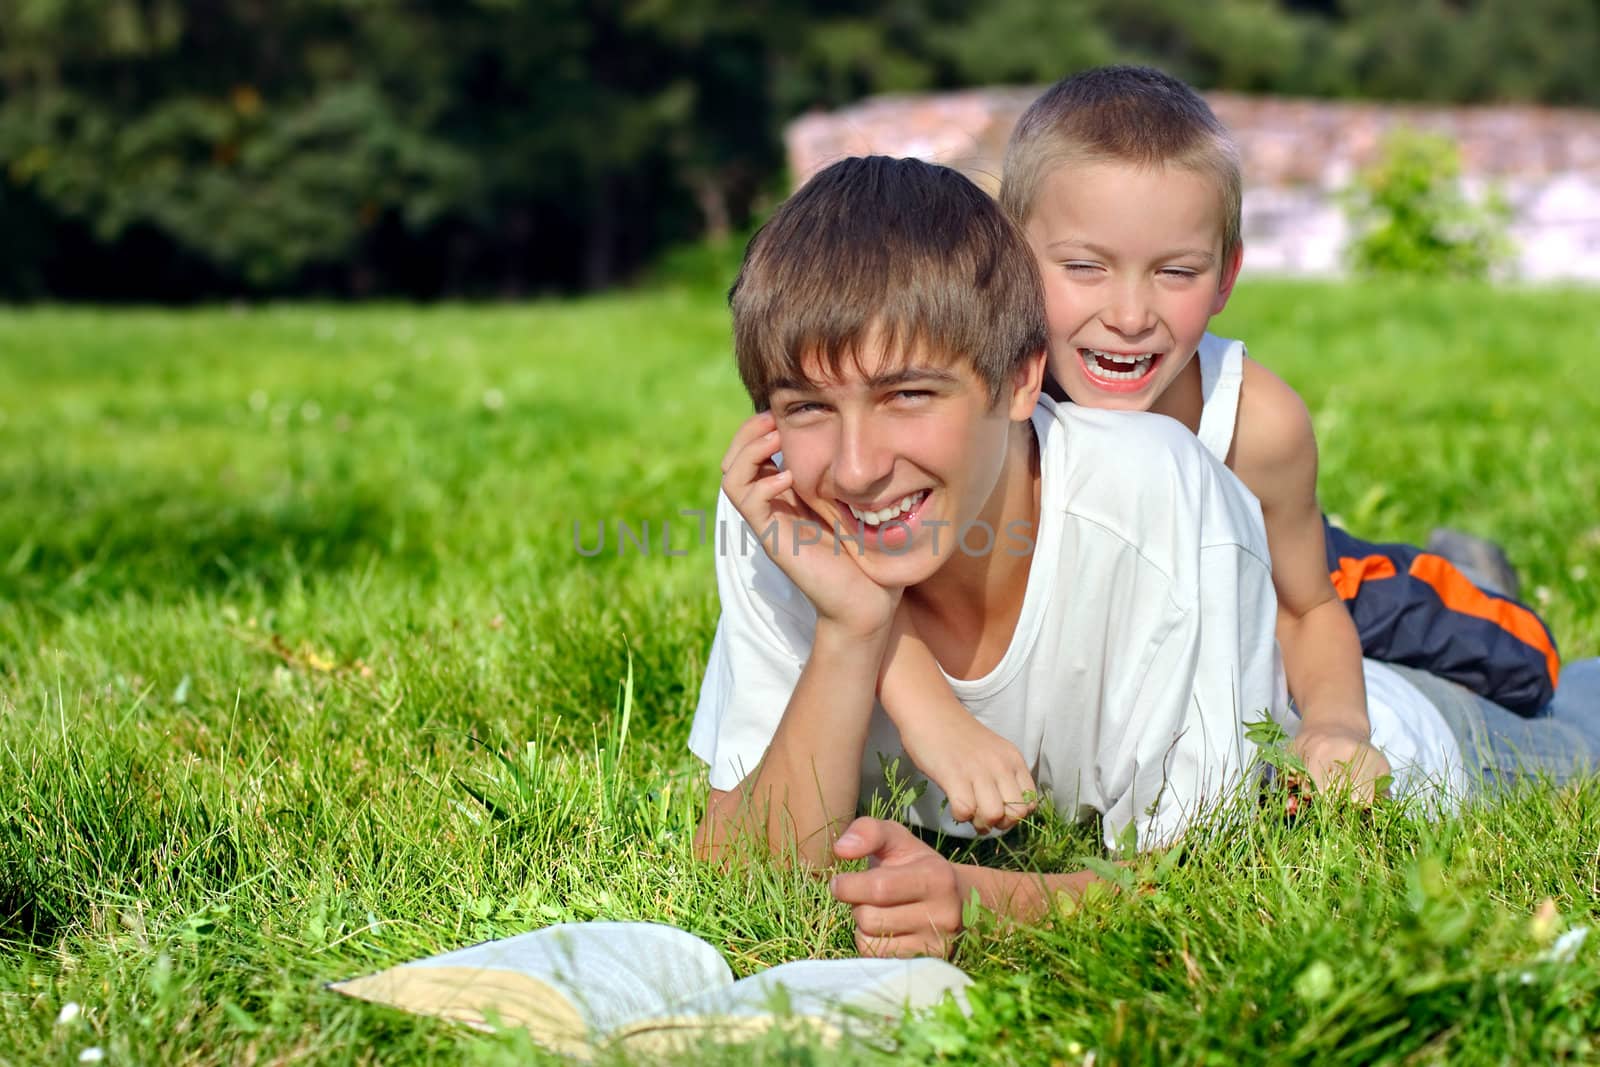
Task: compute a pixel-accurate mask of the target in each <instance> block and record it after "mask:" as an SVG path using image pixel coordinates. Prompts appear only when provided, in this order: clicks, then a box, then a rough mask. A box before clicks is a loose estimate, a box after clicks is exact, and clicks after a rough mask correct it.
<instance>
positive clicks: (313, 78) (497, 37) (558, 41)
mask: <svg viewBox="0 0 1600 1067" xmlns="http://www.w3.org/2000/svg"><path fill="white" fill-rule="evenodd" d="M1596 54H1600V10H1597V9H1596V8H1595V6H1594V5H1593V3H1591V2H1589V0H1522V2H1517V3H1513V2H1512V0H1473V2H1470V3H1447V2H1445V0H1424V2H1421V3H1417V4H1390V3H1384V2H1378V0H1351V2H1349V3H1346V4H1340V5H1334V4H1326V3H1324V4H1307V3H1303V2H1301V3H1293V2H1289V0H1226V2H1223V3H1216V4H1203V5H1197V4H1193V3H1185V2H1182V0H1115V2H1114V0H982V2H979V3H970V4H969V3H956V2H954V0H936V2H933V3H926V4H908V3H904V2H901V0H874V2H871V3H867V4H852V5H843V4H839V3H837V2H836V0H758V2H755V3H751V4H725V3H714V2H711V0H607V2H604V3H587V2H579V0H470V2H465V3H453V4H445V3H439V2H437V0H425V2H415V3H400V2H397V0H377V2H362V0H286V2H282V3H270V4H268V3H260V2H257V0H203V2H193V3H182V2H179V0H103V2H100V0H94V2H91V0H26V2H13V3H6V4H0V228H3V230H4V232H5V233H6V235H7V240H6V242H5V245H4V247H3V248H0V296H11V297H15V296H45V295H52V294H53V295H59V296H68V297H95V298H120V299H126V298H145V299H148V298H162V299H195V298H202V297H207V296H217V295H223V294H228V293H242V292H252V293H278V292H321V293H331V294H343V295H363V294H369V293H374V292H387V293H405V294H411V295H417V296H432V295H438V294H443V293H477V294H517V293H524V292H528V291H530V290H532V291H540V290H545V289H550V288H566V289H570V288H581V287H589V288H593V287H599V286H604V285H607V284H610V283H612V282H615V281H617V280H619V279H622V278H626V277H628V276H630V275H631V274H632V273H633V272H634V271H635V270H636V269H637V268H638V267H639V266H640V265H642V264H644V263H646V262H647V261H649V260H650V259H651V258H653V257H654V256H655V254H656V253H658V252H659V251H660V250H661V249H663V248H664V247H667V246H670V245H672V244H675V243H680V242H684V241H693V240H697V239H699V238H701V237H703V236H709V237H711V238H712V239H713V240H721V239H724V238H726V236H727V235H728V234H730V233H732V232H735V231H738V230H740V229H741V228H743V227H745V226H746V225H748V223H749V222H750V220H751V218H752V216H753V215H759V214H760V212H761V209H762V206H763V203H764V201H765V200H766V199H769V198H770V195H771V191H772V190H774V189H776V188H781V187H782V181H781V170H782V150H781V146H780V132H781V130H782V127H783V124H784V123H785V122H787V121H788V120H789V119H790V118H792V117H793V116H795V115H796V114H799V113H800V112H802V111H804V110H805V109H807V108H812V107H819V106H820V107H829V106H837V105H840V104H845V103H848V102H850V101H852V100H854V99H857V98H859V97H860V96H862V95H865V94H868V93H874V92H884V91H899V90H922V89H940V88H951V87H956V86H964V85H973V84H987V83H994V82H1010V83H1024V84H1028V83H1032V84H1039V83H1044V82H1049V81H1052V80H1054V79H1055V78H1057V77H1060V76H1062V75H1064V74H1066V73H1069V72H1071V71H1072V70H1075V69H1080V68H1082V67H1085V66H1090V65H1094V64H1098V63H1105V62H1113V61H1133V62H1149V63H1156V64H1159V65H1161V66H1164V67H1166V68H1167V69H1169V70H1171V71H1172V72H1174V73H1176V74H1178V75H1180V76H1182V77H1185V78H1188V79H1191V80H1192V81H1194V82H1195V83H1196V84H1197V85H1199V86H1201V87H1203V88H1225V89H1237V90H1248V91H1264V92H1279V93H1297V94H1313V95H1331V96H1367V97H1399V98H1405V99H1423V100H1441V101H1443V100H1463V101H1488V100H1496V101H1498V100H1519V101H1544V102H1550V103H1558V104H1588V105H1595V104H1597V103H1600V80H1597V79H1595V78H1594V77H1593V76H1592V73H1593V71H1592V68H1593V65H1594V56H1595V55H1596Z"/></svg>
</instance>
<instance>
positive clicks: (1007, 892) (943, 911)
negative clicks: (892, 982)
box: [829, 818, 1097, 956]
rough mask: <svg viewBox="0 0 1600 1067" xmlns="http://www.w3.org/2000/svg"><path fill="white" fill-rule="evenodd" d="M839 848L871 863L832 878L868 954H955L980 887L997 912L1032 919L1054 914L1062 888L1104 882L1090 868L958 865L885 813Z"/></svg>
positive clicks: (1076, 892)
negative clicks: (1043, 870)
mask: <svg viewBox="0 0 1600 1067" xmlns="http://www.w3.org/2000/svg"><path fill="white" fill-rule="evenodd" d="M834 851H835V852H836V853H837V855H838V856H839V858H840V859H866V860H867V861H868V864H869V867H868V869H867V870H864V871H854V872H849V873H845V874H837V875H834V877H833V881H832V882H831V883H830V884H829V889H830V890H831V891H832V893H833V895H834V897H835V899H837V900H839V901H841V902H843V903H845V904H849V905H850V908H851V914H852V917H853V919H854V920H855V927H856V933H855V941H856V951H858V952H860V953H861V954H862V955H863V956H946V955H949V953H950V950H951V948H952V947H954V944H955V938H956V935H957V934H959V933H960V932H961V927H962V911H963V907H964V905H965V904H966V902H967V901H968V900H970V899H971V898H972V896H973V894H974V893H976V894H977V897H978V903H980V904H981V905H983V907H984V908H986V909H988V910H989V911H991V912H993V913H995V914H996V915H1001V916H1004V917H1006V918H1010V919H1016V920H1020V921H1023V922H1032V921H1036V920H1038V919H1040V918H1043V917H1044V916H1045V915H1046V914H1047V913H1048V912H1049V910H1050V906H1051V903H1052V901H1054V900H1055V898H1056V896H1057V895H1058V894H1061V893H1066V894H1067V895H1069V896H1073V897H1077V896H1081V895H1082V894H1083V892H1084V890H1085V889H1086V888H1087V887H1088V885H1089V884H1090V883H1091V882H1094V881H1097V877H1096V876H1095V875H1094V874H1093V873H1092V872H1090V871H1073V872H1071V873H1067V874H1033V873H1029V872H1025V871H1002V870H995V869H994V868H990V867H978V866H974V865H972V864H961V863H952V862H950V861H949V860H947V859H945V858H944V857H943V856H941V855H939V853H937V852H935V851H934V850H933V849H932V848H931V847H930V846H929V845H928V844H927V843H926V842H924V841H922V840H921V839H920V838H918V837H917V836H916V835H915V834H913V833H912V832H911V831H910V830H908V829H906V828H905V827H904V826H901V825H900V824H899V823H897V822H891V821H888V820H885V819H868V818H861V819H857V820H856V821H855V822H853V823H851V824H850V827H849V828H848V829H847V830H846V831H845V832H844V833H843V834H842V835H840V837H839V840H838V841H837V842H836V843H835V845H834Z"/></svg>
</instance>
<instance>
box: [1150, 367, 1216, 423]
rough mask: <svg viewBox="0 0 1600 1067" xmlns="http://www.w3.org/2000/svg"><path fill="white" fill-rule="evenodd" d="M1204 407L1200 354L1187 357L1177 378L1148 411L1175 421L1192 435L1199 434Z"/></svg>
mask: <svg viewBox="0 0 1600 1067" xmlns="http://www.w3.org/2000/svg"><path fill="white" fill-rule="evenodd" d="M1204 407H1205V390H1204V389H1203V388H1202V387H1201V383H1200V353H1199V352H1196V353H1195V354H1194V355H1192V356H1190V357H1189V362H1188V363H1186V364H1184V367H1183V369H1182V370H1181V371H1179V372H1178V376H1177V377H1176V378H1174V379H1172V383H1171V384H1170V385H1168V386H1167V388H1166V391H1165V392H1163V393H1162V394H1161V395H1160V396H1158V397H1156V402H1155V403H1154V404H1151V405H1150V410H1151V411H1153V412H1155V413H1156V414H1157V415H1165V416H1167V418H1169V419H1177V420H1178V421H1179V422H1181V423H1183V424H1184V425H1185V426H1187V427H1188V428H1189V432H1190V433H1192V434H1198V433H1199V432H1200V411H1201V409H1202V408H1204Z"/></svg>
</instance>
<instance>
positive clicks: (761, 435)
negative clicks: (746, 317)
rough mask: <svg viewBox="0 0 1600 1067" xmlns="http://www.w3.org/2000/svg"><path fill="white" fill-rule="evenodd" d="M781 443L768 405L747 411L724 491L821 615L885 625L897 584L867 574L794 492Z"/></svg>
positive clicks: (732, 447) (865, 625) (728, 461)
mask: <svg viewBox="0 0 1600 1067" xmlns="http://www.w3.org/2000/svg"><path fill="white" fill-rule="evenodd" d="M781 447H782V446H781V445H780V443H779V441H778V430H777V420H776V419H775V418H774V417H773V415H772V413H771V412H770V411H763V412H761V413H759V414H757V415H752V416H751V417H750V418H748V419H746V420H745V421H744V423H743V424H742V425H741V426H740V427H739V429H738V432H736V433H735V434H734V435H733V441H732V442H731V443H730V444H729V445H728V451H727V452H726V453H725V454H724V455H723V457H722V490H723V492H725V493H727V494H728V499H729V500H731V501H732V502H733V506H734V507H735V508H737V509H738V511H739V514H740V515H741V516H742V517H743V518H744V521H745V522H747V523H749V524H750V528H751V530H752V531H754V533H755V534H756V536H757V537H758V538H760V540H761V547H762V550H763V551H764V552H766V554H767V556H768V557H769V558H770V559H771V560H772V561H773V562H774V563H776V564H777V565H778V567H779V569H781V570H782V571H783V573H784V574H786V575H788V576H789V579H790V580H791V581H792V582H794V584H795V585H796V586H798V587H799V589H800V591H801V592H802V593H804V594H805V595H806V598H807V599H808V600H810V601H811V605H812V607H814V608H816V611H817V617H818V621H819V622H823V621H826V622H831V623H834V624H836V625H838V626H841V627H843V628H844V629H846V630H848V631H850V632H852V633H857V634H868V633H874V632H884V633H886V632H887V629H888V626H889V622H890V620H891V619H892V618H893V616H894V610H895V606H896V605H897V604H898V603H899V602H900V589H899V588H893V589H890V588H885V587H884V586H881V585H879V584H878V583H876V582H874V581H873V580H872V579H871V578H870V577H868V576H867V574H866V572H864V571H863V570H862V569H861V568H860V566H858V565H857V564H856V562H855V560H854V559H853V558H852V557H851V552H850V550H849V549H848V548H847V547H843V546H841V545H840V544H839V542H838V541H837V540H836V539H835V538H834V536H833V530H832V529H831V528H830V527H828V526H826V525H825V524H824V523H823V522H822V520H821V519H820V518H819V517H818V516H817V514H816V512H814V511H812V510H811V508H809V507H808V506H806V503H805V501H803V500H801V499H800V496H799V494H798V493H796V492H795V490H794V476H793V475H792V473H791V472H789V471H787V470H779V469H778V467H777V465H776V464H775V463H773V460H772V458H773V456H774V455H776V454H777V453H778V451H779V450H780V449H781ZM739 536H740V538H741V540H740V542H739V548H738V549H737V550H742V549H743V546H744V544H745V542H744V541H743V540H742V538H743V537H744V536H745V535H744V534H743V533H741V534H740V535H739ZM730 550H735V549H730Z"/></svg>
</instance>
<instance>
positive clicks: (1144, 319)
mask: <svg viewBox="0 0 1600 1067" xmlns="http://www.w3.org/2000/svg"><path fill="white" fill-rule="evenodd" d="M1150 320H1151V315H1150V301H1149V300H1147V299H1146V298H1145V294H1144V292H1143V291H1142V290H1141V288H1140V287H1139V286H1137V285H1126V286H1121V287H1119V288H1118V289H1117V291H1116V292H1115V293H1113V294H1112V298H1111V300H1110V302H1109V303H1108V304H1107V305H1106V309H1105V311H1104V313H1103V315H1102V321H1104V322H1105V324H1106V326H1107V327H1108V328H1110V329H1112V330H1115V331H1116V332H1117V333H1119V334H1121V335H1122V336H1124V337H1133V336H1137V335H1138V334H1142V333H1144V332H1145V331H1146V330H1148V329H1150V327H1151V325H1152V323H1151V321H1150Z"/></svg>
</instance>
